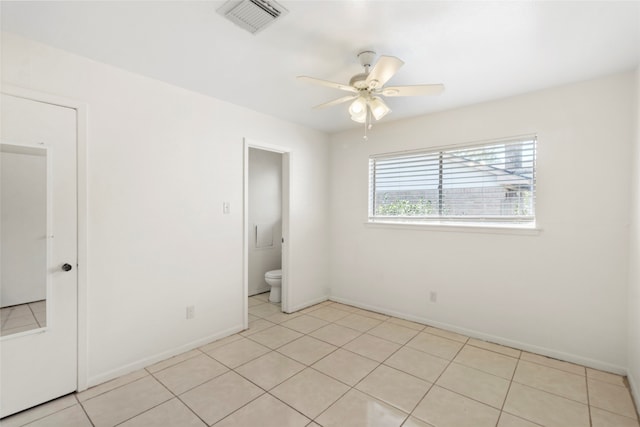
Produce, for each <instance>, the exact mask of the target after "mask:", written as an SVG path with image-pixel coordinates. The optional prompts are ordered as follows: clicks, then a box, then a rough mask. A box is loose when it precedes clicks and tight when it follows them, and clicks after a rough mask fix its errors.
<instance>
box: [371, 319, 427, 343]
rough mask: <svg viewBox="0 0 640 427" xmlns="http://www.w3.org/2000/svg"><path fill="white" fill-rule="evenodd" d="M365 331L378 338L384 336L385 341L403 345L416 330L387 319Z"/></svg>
mask: <svg viewBox="0 0 640 427" xmlns="http://www.w3.org/2000/svg"><path fill="white" fill-rule="evenodd" d="M367 333H368V334H369V335H373V336H376V337H379V338H384V339H385V340H387V341H392V342H394V343H396V344H400V345H404V344H406V343H407V342H408V341H409V340H410V339H411V338H413V337H414V336H416V335H417V334H418V331H416V330H415V329H411V328H406V327H404V326H400V325H396V324H394V323H390V322H388V321H387V322H383V323H381V324H379V325H378V326H376V327H375V328H373V329H370V330H369V331H367Z"/></svg>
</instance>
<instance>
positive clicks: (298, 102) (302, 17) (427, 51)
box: [1, 0, 640, 132]
mask: <svg viewBox="0 0 640 427" xmlns="http://www.w3.org/2000/svg"><path fill="white" fill-rule="evenodd" d="M223 3H224V2H221V1H136V2H133V1H124V2H119V1H102V2H93V1H69V2H59V1H44V2H29V1H18V2H8V1H2V4H1V8H2V10H1V13H2V29H3V30H5V31H10V32H14V33H17V34H21V35H23V36H26V37H28V38H31V39H35V40H38V41H42V42H44V43H47V44H49V45H52V46H55V47H59V48H62V49H65V50H68V51H71V52H74V53H77V54H80V55H83V56H86V57H89V58H92V59H96V60H98V61H102V62H105V63H109V64H112V65H115V66H117V67H120V68H124V69H126V70H130V71H133V72H136V73H140V74H143V75H147V76H150V77H153V78H156V79H159V80H163V81H166V82H169V83H172V84H175V85H177V86H181V87H184V88H187V89H190V90H193V91H196V92H201V93H203V94H207V95H210V96H213V97H216V98H219V99H223V100H226V101H229V102H232V103H235V104H239V105H242V106H246V107H248V108H251V109H253V110H257V111H261V112H264V113H268V114H270V115H273V116H276V117H280V118H282V119H286V120H289V121H292V122H296V123H299V124H302V125H306V126H310V127H313V128H316V129H320V130H323V131H327V132H335V131H339V130H344V129H349V128H354V127H357V126H361V125H358V124H357V123H354V122H352V121H351V120H349V115H348V114H347V111H346V110H347V107H348V104H344V105H340V106H337V107H333V108H331V109H324V110H311V107H312V106H313V105H316V104H320V103H322V102H325V101H328V100H331V99H334V98H338V97H341V96H343V95H344V93H343V92H340V91H338V90H334V89H330V88H325V87H319V86H310V85H307V84H304V83H303V82H300V81H297V80H296V79H295V77H296V76H297V75H310V76H314V77H318V78H322V79H327V80H333V81H337V82H344V83H347V82H348V81H349V78H350V77H351V76H352V75H354V74H356V73H359V72H361V71H362V70H361V68H360V65H359V64H358V62H357V60H356V54H357V53H358V52H360V51H361V50H365V49H369V50H375V51H376V52H378V53H379V54H386V55H393V56H397V57H399V58H400V59H402V60H404V61H405V65H404V67H402V68H401V69H400V71H399V72H398V73H397V74H396V75H395V76H394V77H393V78H392V79H391V81H390V82H389V84H391V85H394V86H395V85H405V84H424V83H444V84H445V86H446V91H445V93H444V94H443V95H440V96H438V97H420V98H391V99H388V104H389V106H390V107H391V108H392V110H393V111H392V113H391V114H389V115H387V116H386V117H385V118H384V119H383V121H392V120H397V119H400V118H406V117H411V116H416V115H421V114H425V113H429V112H434V111H439V110H445V109H450V108H455V107H459V106H463V105H468V104H473V103H477V102H482V101H486V100H490V99H496V98H503V97H508V96H511V95H516V94H520V93H524V92H529V91H533V90H537V89H541V88H545V87H551V86H557V85H561V84H564V83H568V82H573V81H579V80H585V79H589V78H592V77H597V76H601V75H605V74H609V73H613V72H618V71H623V70H630V69H633V68H634V67H636V66H637V65H638V64H639V63H640V1H625V2H613V1H588V2H587V1H568V2H559V1H541V2H537V1H477V0H476V1H451V0H449V1H417V0H414V1H399V0H387V1H366V0H359V1H358V0H352V1H327V0H324V1H301V0H297V1H287V0H280V1H279V3H280V4H281V5H283V6H284V7H286V8H287V9H288V10H289V13H288V14H287V15H286V16H285V17H284V18H282V19H280V20H279V21H276V22H275V23H274V24H273V25H272V26H270V27H268V28H266V29H265V30H263V31H262V32H260V33H258V34H257V35H252V34H250V33H248V32H246V31H245V30H243V29H241V28H239V27H237V26H235V25H234V24H232V23H231V22H229V21H227V20H226V19H224V18H223V17H222V16H221V15H219V14H217V13H216V9H217V8H219V7H220V6H221V5H222V4H223Z"/></svg>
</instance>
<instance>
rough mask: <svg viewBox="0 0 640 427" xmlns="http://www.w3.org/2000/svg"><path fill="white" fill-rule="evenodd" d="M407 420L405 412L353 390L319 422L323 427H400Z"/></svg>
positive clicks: (321, 417) (328, 410)
mask: <svg viewBox="0 0 640 427" xmlns="http://www.w3.org/2000/svg"><path fill="white" fill-rule="evenodd" d="M406 418H407V414H405V413H404V412H402V411H400V410H398V409H396V408H394V407H392V406H390V405H387V404H386V403H383V402H381V401H379V400H376V399H374V398H372V397H370V396H368V395H366V394H364V393H361V392H359V391H357V390H354V389H352V390H350V391H349V392H348V393H347V394H345V395H344V396H343V397H341V398H340V400H338V401H337V402H336V403H334V404H333V405H332V406H331V407H330V408H329V409H327V410H326V411H325V412H323V413H322V415H320V416H319V417H318V419H317V422H318V423H319V424H320V425H322V426H323V427H346V426H349V427H372V426H375V427H398V426H400V425H402V423H403V421H404V420H405V419H406Z"/></svg>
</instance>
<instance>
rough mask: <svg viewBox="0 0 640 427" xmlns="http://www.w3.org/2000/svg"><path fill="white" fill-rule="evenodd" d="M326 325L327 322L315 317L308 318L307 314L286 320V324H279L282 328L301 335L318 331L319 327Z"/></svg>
mask: <svg viewBox="0 0 640 427" xmlns="http://www.w3.org/2000/svg"><path fill="white" fill-rule="evenodd" d="M328 324H329V322H327V321H326V320H322V319H318V318H317V317H313V316H309V315H307V314H303V315H301V316H298V317H296V318H294V319H291V320H287V321H286V322H283V323H281V325H282V326H284V327H286V328H289V329H293V330H294V331H298V332H301V333H303V334H308V333H309V332H312V331H315V330H316V329H320V328H321V327H323V326H325V325H328Z"/></svg>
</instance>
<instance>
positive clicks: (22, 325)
mask: <svg viewBox="0 0 640 427" xmlns="http://www.w3.org/2000/svg"><path fill="white" fill-rule="evenodd" d="M46 325H47V306H46V301H44V300H42V301H34V302H31V303H28V304H19V305H13V306H11V307H3V308H0V336H3V335H9V334H15V333H18V332H24V331H30V330H31V329H38V328H43V327H45V326H46Z"/></svg>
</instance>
